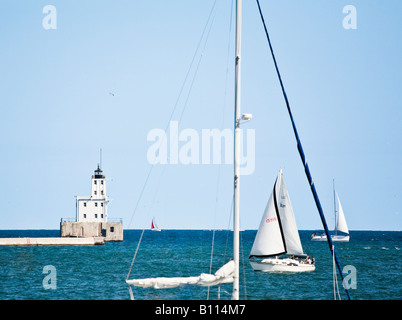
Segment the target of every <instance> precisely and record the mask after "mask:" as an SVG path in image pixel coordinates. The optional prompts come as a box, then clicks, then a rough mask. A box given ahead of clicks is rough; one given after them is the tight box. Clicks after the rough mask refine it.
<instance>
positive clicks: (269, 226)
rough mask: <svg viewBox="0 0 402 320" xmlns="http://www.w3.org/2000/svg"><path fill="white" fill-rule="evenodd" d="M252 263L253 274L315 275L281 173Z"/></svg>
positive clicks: (259, 231) (265, 216)
mask: <svg viewBox="0 0 402 320" xmlns="http://www.w3.org/2000/svg"><path fill="white" fill-rule="evenodd" d="M249 262H250V264H251V266H252V267H253V269H254V271H263V272H306V271H314V270H315V265H314V262H313V261H311V260H310V259H309V257H308V256H307V255H306V254H304V252H303V248H302V245H301V242H300V236H299V232H298V230H297V225H296V220H295V217H294V214H293V209H292V205H291V203H290V198H289V194H288V191H287V189H286V185H285V181H284V179H283V172H282V169H281V170H280V171H279V173H278V178H277V179H276V181H275V185H274V190H273V191H272V194H271V197H270V198H269V200H268V204H267V207H266V208H265V212H264V214H263V216H262V220H261V223H260V226H259V228H258V232H257V235H256V237H255V240H254V244H253V247H252V249H251V252H250V258H249Z"/></svg>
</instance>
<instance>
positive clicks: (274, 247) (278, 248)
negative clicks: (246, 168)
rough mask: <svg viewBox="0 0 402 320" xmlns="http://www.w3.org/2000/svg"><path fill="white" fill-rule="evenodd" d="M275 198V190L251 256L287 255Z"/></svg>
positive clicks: (266, 209) (263, 217)
mask: <svg viewBox="0 0 402 320" xmlns="http://www.w3.org/2000/svg"><path fill="white" fill-rule="evenodd" d="M275 185H276V183H275ZM274 197H275V188H274V190H273V191H272V193H271V197H270V198H269V200H268V204H267V207H266V208H265V211H264V214H263V216H262V219H261V222H260V226H259V228H258V231H257V235H256V236H255V239H254V243H253V247H252V248H251V252H250V256H272V255H277V254H281V253H285V245H284V242H283V240H282V233H281V229H280V225H279V219H278V216H277V212H276V208H275V200H274Z"/></svg>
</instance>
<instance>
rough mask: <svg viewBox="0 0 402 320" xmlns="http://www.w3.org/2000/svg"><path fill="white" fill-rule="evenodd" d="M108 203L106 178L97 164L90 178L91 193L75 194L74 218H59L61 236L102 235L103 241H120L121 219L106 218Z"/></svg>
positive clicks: (121, 232) (121, 237)
mask: <svg viewBox="0 0 402 320" xmlns="http://www.w3.org/2000/svg"><path fill="white" fill-rule="evenodd" d="M108 203H109V199H108V197H107V194H106V178H105V175H104V174H103V171H102V169H101V168H100V166H99V165H98V168H97V169H96V170H95V171H94V174H93V175H92V178H91V195H90V196H86V197H81V196H76V217H75V219H63V218H62V219H61V222H60V234H61V237H103V238H104V240H105V241H122V240H123V223H122V220H121V219H119V221H116V219H114V221H110V219H108V212H107V206H108ZM72 220H75V221H72ZM108 220H109V221H108Z"/></svg>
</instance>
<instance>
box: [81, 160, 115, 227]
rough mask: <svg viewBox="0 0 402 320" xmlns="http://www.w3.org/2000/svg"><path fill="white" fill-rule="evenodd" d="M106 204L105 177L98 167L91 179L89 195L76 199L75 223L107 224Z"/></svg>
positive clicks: (107, 201)
mask: <svg viewBox="0 0 402 320" xmlns="http://www.w3.org/2000/svg"><path fill="white" fill-rule="evenodd" d="M108 203H109V200H108V198H107V194H106V179H105V175H104V174H103V171H102V169H101V168H99V165H98V168H97V169H96V170H95V171H94V174H93V175H92V179H91V195H90V196H89V197H88V196H87V197H80V196H77V197H76V217H77V218H76V221H77V222H107V205H108Z"/></svg>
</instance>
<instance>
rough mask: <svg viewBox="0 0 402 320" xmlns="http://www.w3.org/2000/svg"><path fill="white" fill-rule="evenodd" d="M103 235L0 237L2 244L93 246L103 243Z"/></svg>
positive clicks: (0, 244) (0, 243)
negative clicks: (87, 236)
mask: <svg viewBox="0 0 402 320" xmlns="http://www.w3.org/2000/svg"><path fill="white" fill-rule="evenodd" d="M103 244H104V239H103V238H101V237H99V238H98V237H91V238H29V237H25V238H0V246H91V245H103Z"/></svg>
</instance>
